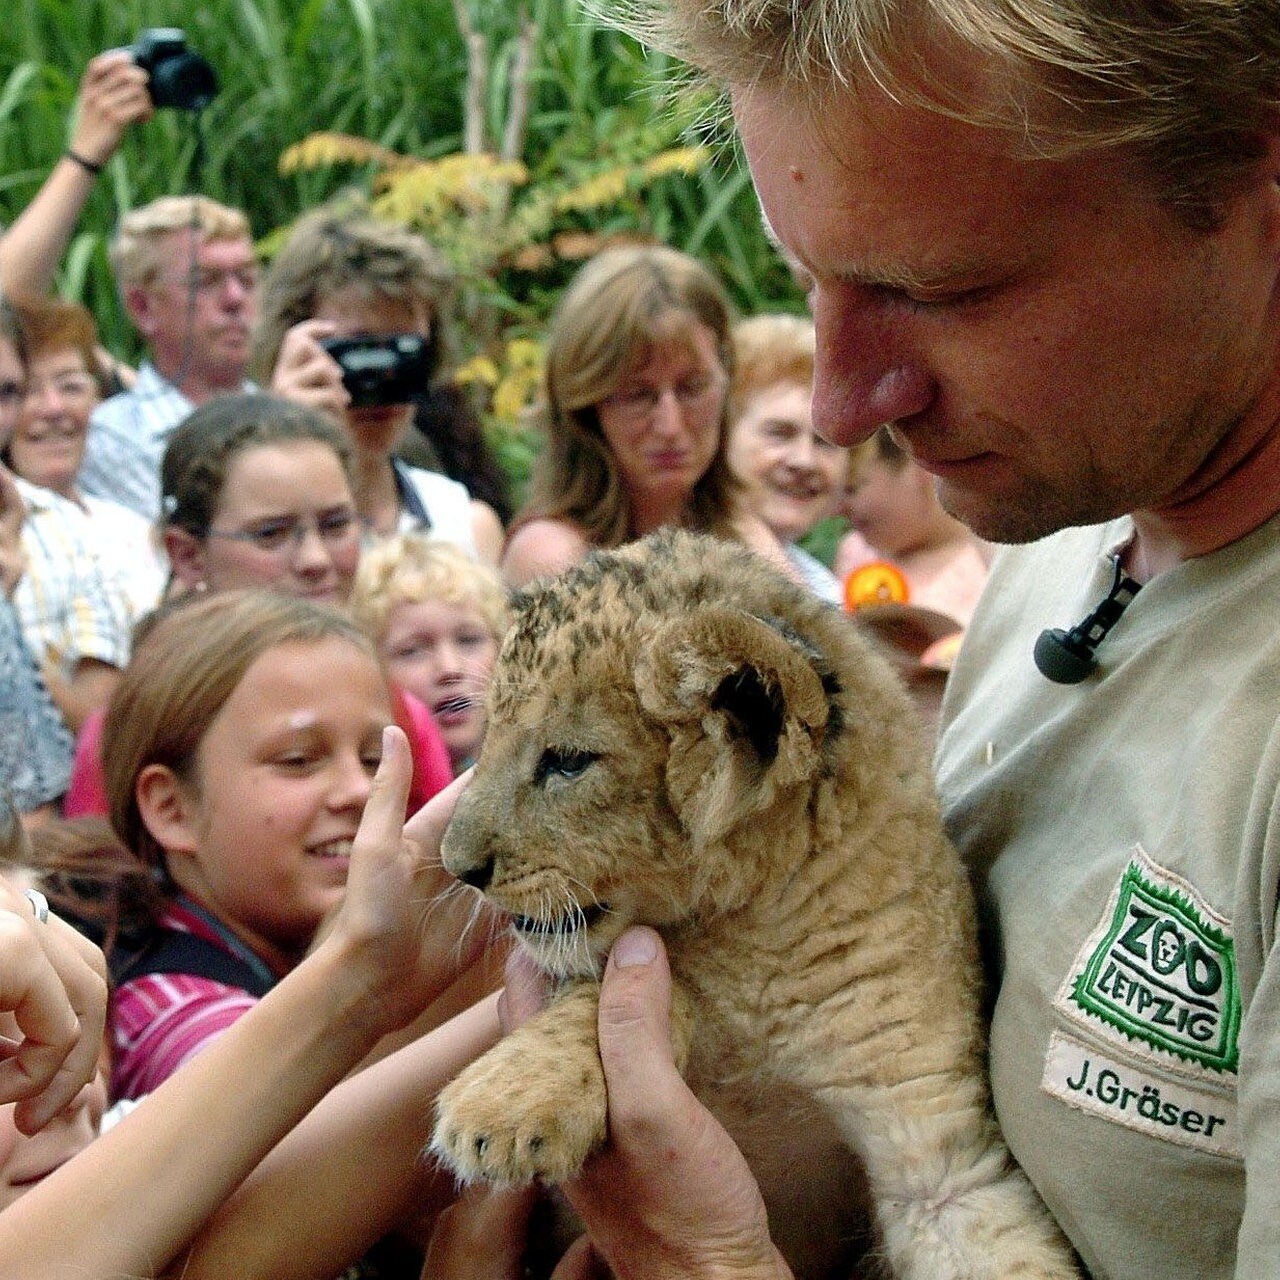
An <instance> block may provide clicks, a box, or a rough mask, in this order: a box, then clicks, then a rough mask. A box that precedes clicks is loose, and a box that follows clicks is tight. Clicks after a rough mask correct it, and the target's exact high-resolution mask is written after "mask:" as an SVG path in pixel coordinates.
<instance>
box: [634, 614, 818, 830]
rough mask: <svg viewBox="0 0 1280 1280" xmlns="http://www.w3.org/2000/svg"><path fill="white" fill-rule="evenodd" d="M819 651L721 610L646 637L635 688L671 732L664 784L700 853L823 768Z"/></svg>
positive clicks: (746, 616) (762, 624)
mask: <svg viewBox="0 0 1280 1280" xmlns="http://www.w3.org/2000/svg"><path fill="white" fill-rule="evenodd" d="M816 656H817V655H815V654H813V653H812V652H810V651H808V650H807V648H806V646H805V644H804V642H803V641H802V640H800V639H799V638H798V637H796V636H794V635H789V634H787V633H786V632H785V630H784V629H782V628H780V627H779V626H776V625H773V624H771V623H769V622H766V621H764V620H762V619H760V618H757V617H754V616H752V615H751V614H748V613H744V612H743V611H741V610H738V609H728V608H722V607H706V608H701V609H695V610H694V611H693V612H691V613H689V614H686V615H685V616H683V617H680V618H676V619H673V620H672V621H670V622H668V623H665V624H664V625H663V626H661V627H659V628H658V629H657V631H655V632H654V633H653V635H651V636H649V637H648V638H647V640H646V642H645V644H644V646H643V647H642V648H641V651H640V653H639V654H638V655H637V657H636V664H635V671H634V677H635V684H636V692H637V694H638V696H639V699H640V704H641V706H642V707H643V708H644V710H645V711H646V712H647V713H648V714H649V715H651V716H653V717H655V718H656V719H658V720H659V721H661V722H662V723H663V724H665V726H666V728H667V732H668V734H669V735H670V739H671V754H670V756H669V758H668V761H667V790H668V794H669V797H670V800H671V803H672V805H673V806H674V807H675V810H676V812H677V813H678V814H679V816H680V820H681V822H682V824H683V825H684V827H685V829H686V830H687V831H688V832H689V833H690V835H691V837H692V839H693V843H694V846H695V849H696V848H698V847H701V846H705V845H706V844H707V843H709V842H711V841H713V840H717V839H720V838H722V837H723V836H725V835H726V834H728V832H729V831H731V830H732V829H733V828H734V827H735V826H736V825H738V824H739V823H740V822H743V821H746V820H748V819H749V818H750V817H751V816H752V815H754V814H757V813H760V812H762V811H763V810H765V809H767V808H769V806H770V805H771V804H772V802H773V800H774V798H775V796H777V795H778V793H779V792H780V791H782V790H784V789H786V788H789V787H792V786H795V785H797V784H801V783H805V782H807V781H808V780H809V779H810V778H812V777H813V775H814V773H815V771H816V770H817V769H818V768H819V767H820V764H821V758H820V752H819V748H820V746H821V742H822V738H823V734H824V732H825V729H826V726H827V722H828V718H829V716H830V711H831V708H830V703H829V700H828V695H827V691H826V689H825V688H824V687H823V682H822V678H821V676H820V675H819V674H818V671H817V669H816V668H815V664H814V659H815V658H816Z"/></svg>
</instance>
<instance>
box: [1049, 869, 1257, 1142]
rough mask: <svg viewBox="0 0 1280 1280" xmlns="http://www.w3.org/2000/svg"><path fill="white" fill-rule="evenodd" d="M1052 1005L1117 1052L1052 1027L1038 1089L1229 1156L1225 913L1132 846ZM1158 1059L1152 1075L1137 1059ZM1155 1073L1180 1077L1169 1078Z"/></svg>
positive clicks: (1231, 958)
mask: <svg viewBox="0 0 1280 1280" xmlns="http://www.w3.org/2000/svg"><path fill="white" fill-rule="evenodd" d="M1055 1006H1056V1008H1057V1009H1058V1010H1059V1012H1060V1013H1062V1014H1063V1015H1064V1016H1065V1017H1066V1018H1068V1019H1069V1020H1070V1021H1072V1022H1074V1023H1076V1024H1078V1025H1079V1026H1081V1027H1083V1028H1085V1029H1087V1030H1088V1031H1089V1033H1090V1036H1091V1038H1097V1039H1100V1040H1102V1041H1103V1042H1104V1043H1108V1044H1110V1045H1112V1046H1114V1047H1115V1049H1117V1050H1119V1054H1120V1057H1119V1059H1118V1060H1117V1059H1115V1058H1112V1057H1110V1056H1109V1055H1108V1054H1105V1053H1102V1052H1098V1051H1096V1050H1094V1049H1092V1048H1090V1047H1089V1046H1088V1045H1086V1044H1083V1043H1081V1042H1079V1041H1077V1040H1075V1039H1074V1038H1072V1037H1070V1036H1067V1035H1063V1034H1061V1033H1058V1032H1055V1033H1054V1035H1053V1036H1052V1038H1051V1040H1050V1045H1049V1051H1048V1054H1047V1055H1046V1058H1045V1070H1044V1076H1043V1078H1042V1080H1041V1086H1042V1087H1043V1088H1044V1089H1045V1091H1046V1092H1048V1093H1050V1094H1052V1095H1053V1096H1054V1097H1057V1098H1059V1099H1061V1100H1062V1101H1064V1102H1066V1103H1068V1104H1069V1105H1071V1106H1073V1107H1077V1108H1080V1109H1081V1110H1085V1111H1091V1112H1093V1113H1095V1114H1097V1115H1099V1116H1101V1117H1103V1118H1104V1119H1107V1120H1110V1121H1112V1122H1113V1123H1116V1124H1122V1125H1125V1126H1126V1127H1129V1128H1132V1129H1138V1130H1141V1131H1143V1132H1146V1133H1149V1134H1150V1135H1151V1136H1152V1137H1159V1138H1163V1139H1165V1140H1166V1141H1170V1142H1176V1143H1180V1144H1182V1145H1185V1146H1192V1147H1197V1148H1199V1149H1201V1150H1204V1151H1211V1152H1213V1153H1214V1154H1217V1155H1224V1156H1238V1155H1239V1142H1238V1140H1237V1137H1236V1115H1235V1073H1236V1067H1237V1064H1238V1062H1239V1049H1238V1045H1237V1038H1238V1036H1239V1031H1240V988H1239V984H1238V982H1237V977H1236V964H1235V945H1234V941H1233V938H1232V934H1231V922H1230V921H1229V920H1227V919H1225V918H1224V917H1222V916H1221V915H1219V914H1218V913H1217V912H1215V911H1214V910H1213V908H1212V907H1210V906H1209V905H1208V903H1207V902H1205V901H1204V899H1203V898H1202V897H1201V896H1200V894H1199V893H1197V892H1196V890H1195V889H1194V888H1193V887H1192V886H1191V885H1190V884H1189V883H1188V882H1187V881H1185V880H1184V879H1182V878H1181V877H1180V876H1178V875H1175V874H1174V873H1173V872H1170V871H1166V870H1165V869H1164V868H1162V867H1159V866H1157V865H1156V864H1155V863H1154V862H1152V861H1151V859H1150V858H1149V857H1148V856H1147V855H1146V854H1145V852H1144V851H1143V850H1142V849H1140V848H1139V849H1137V850H1136V851H1135V853H1134V856H1133V857H1132V858H1131V859H1130V862H1129V865H1128V866H1127V867H1126V868H1125V870H1124V873H1123V874H1122V875H1121V877H1120V882H1119V884H1118V885H1117V886H1116V889H1115V891H1114V892H1113V893H1112V895H1111V899H1110V901H1109V902H1108V903H1107V907H1106V910H1105V911H1104V913H1103V916H1102V919H1101V921H1100V923H1099V924H1098V926H1097V928H1096V929H1095V930H1094V931H1093V933H1092V934H1091V935H1090V936H1089V938H1088V939H1087V940H1086V942H1085V944H1084V946H1083V947H1082V948H1081V950H1080V952H1079V954H1078V955H1077V956H1076V959H1075V961H1074V962H1073V963H1072V966H1071V970H1070V972H1069V973H1068V974H1067V977H1066V980H1065V981H1064V982H1063V984H1062V986H1061V987H1060V988H1059V990H1058V995H1057V998H1056V1000H1055ZM1148 1066H1152V1067H1158V1068H1159V1069H1160V1071H1161V1073H1162V1075H1161V1076H1154V1075H1148V1074H1147V1072H1146V1070H1145V1068H1146V1067H1148ZM1163 1073H1173V1074H1175V1075H1179V1076H1183V1077H1186V1078H1188V1081H1189V1083H1187V1084H1173V1083H1171V1082H1170V1081H1169V1080H1168V1078H1167V1076H1165V1075H1164V1074H1163Z"/></svg>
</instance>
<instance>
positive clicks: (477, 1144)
mask: <svg viewBox="0 0 1280 1280" xmlns="http://www.w3.org/2000/svg"><path fill="white" fill-rule="evenodd" d="M919 739H920V735H919V733H918V732H917V731H916V729H915V728H914V727H913V724H912V710H911V706H910V704H909V702H908V700H907V697H906V695H905V694H904V693H903V692H902V690H901V689H900V687H899V686H898V684H897V682H896V680H895V678H894V677H893V676H892V674H891V673H890V671H889V670H888V668H887V666H886V665H885V664H884V663H883V662H882V661H881V660H880V659H879V658H878V657H877V656H875V655H874V654H873V653H872V652H870V650H869V649H868V647H867V645H866V643H865V642H864V641H863V640H862V639H861V638H860V637H859V636H858V635H857V634H856V633H855V631H854V628H853V627H852V626H851V625H850V623H849V621H848V619H847V618H846V617H845V616H844V615H842V614H841V613H839V612H838V611H836V610H835V609H832V608H830V607H829V606H826V605H824V604H822V603H821V602H819V601H818V600H817V599H816V598H814V597H812V596H810V595H809V594H808V593H806V592H804V591H803V590H801V589H800V588H798V587H796V586H794V585H793V584H791V583H789V582H787V581H786V580H785V579H784V578H782V577H781V576H780V575H778V574H777V573H775V572H774V571H773V570H772V569H770V568H769V567H767V566H766V565H765V564H764V563H763V562H761V561H760V560H759V559H757V558H756V557H754V556H753V555H751V554H750V553H749V552H747V551H745V550H742V549H741V548H738V547H735V546H731V545H729V544H726V543H720V542H715V541H713V540H711V539H707V538H699V537H695V536H693V535H690V534H678V533H664V534H658V535H655V536H653V537H651V538H649V539H645V540H644V541H642V542H640V543H637V544H635V545H633V546H631V547H628V548H626V549H623V550H620V551H616V552H609V553H597V554H595V555H593V556H592V557H591V558H590V559H589V560H588V561H587V562H586V563H585V564H584V565H582V566H581V567H579V568H577V569H575V570H572V571H570V572H569V573H567V574H565V575H563V576H562V577H561V578H559V579H556V580H553V581H548V582H542V583H536V584H534V585H533V587H531V588H530V589H529V590H528V591H527V592H526V593H525V595H524V597H523V600H522V602H521V604H520V611H519V618H518V621H517V623H516V625H515V627H514V628H513V631H512V633H511V634H510V636H509V637H508V639H507V641H506V643H505V644H504V646H503V649H502V652H501V654H500V656H499V658H498V662H497V666H496V669H495V671H494V676H493V683H492V693H491V704H490V715H489V729H488V735H487V738H486V741H485V744H484V748H483V751H482V753H481V755H480V759H479V763H478V766H477V769H476V773H475V778H474V780H473V781H472V783H471V785H470V787H469V788H468V789H467V791H466V792H465V794H464V795H463V797H462V799H461V801H460V803H459V806H458V810H457V814H456V816H455V818H454V820H453V822H452V824H451V826H450V827H449V830H448V832H447V834H446V837H445V841H444V859H445V864H446V866H447V867H448V868H449V869H450V870H451V871H453V872H454V873H455V874H457V875H459V876H461V877H462V878H464V879H466V880H467V881H468V882H469V883H472V884H474V885H476V886H477V887H479V888H482V889H483V890H484V892H485V893H486V894H487V895H488V896H489V897H490V898H491V899H492V900H493V902H494V903H496V904H497V905H498V906H499V907H501V908H502V909H503V910H505V911H506V912H509V913H510V914H511V915H512V917H513V919H514V927H515V929H516V932H517V935H518V936H519V938H520V940H521V942H522V943H523V944H524V945H525V946H526V947H527V948H528V949H529V951H530V952H531V953H532V954H533V956H534V957H535V958H536V959H537V961H538V962H539V963H540V964H541V965H542V966H543V967H544V968H545V969H546V970H547V971H548V972H550V973H552V974H553V975H556V976H557V977H560V978H562V979H564V981H563V983H562V985H561V987H560V990H559V993H558V996H557V998H556V999H555V1001H554V1002H553V1003H552V1004H551V1005H550V1006H549V1007H548V1008H547V1009H546V1010H544V1011H543V1012H542V1014H540V1015H539V1016H538V1017H537V1018H535V1019H534V1020H532V1021H531V1022H529V1023H528V1024H526V1025H525V1026H524V1027H522V1028H521V1029H520V1030H518V1031H517V1032H515V1033H514V1034H513V1035H511V1036H509V1037H507V1038H506V1039H505V1040H503V1041H502V1042H501V1043H499V1044H498V1045H497V1046H495V1048H494V1049H492V1050H491V1051H490V1052H489V1053H488V1054H486V1055H485V1056H484V1057H483V1058H481V1059H480V1060H479V1061H478V1062H476V1063H475V1064H473V1065H472V1067H470V1068H469V1069H468V1070H467V1071H465V1072H464V1073H463V1074H462V1075H461V1076H460V1077H459V1078H458V1079H457V1080H456V1081H455V1082H454V1083H453V1084H452V1085H451V1086H450V1087H449V1088H448V1089H447V1090H445V1092H444V1093H443V1094H442V1095H441V1098H440V1104H439V1119H438V1124H437V1128H436V1134H435V1138H434V1141H433V1148H434V1150H435V1151H436V1152H437V1153H438V1154H439V1155H440V1156H441V1157H443V1159H444V1160H445V1161H446V1162H447V1163H448V1164H449V1165H451V1166H452V1167H453V1169H454V1170H455V1171H456V1172H457V1173H458V1174H459V1175H460V1176H461V1177H462V1178H464V1179H487V1180H489V1181H492V1182H499V1183H511V1182H523V1181H528V1180H530V1179H533V1178H535V1177H540V1178H544V1179H546V1180H548V1181H551V1182H556V1181H560V1180H563V1179H564V1178H566V1177H568V1176H570V1175H572V1174H573V1173H574V1172H575V1171H576V1170H577V1169H578V1168H579V1167H580V1166H581V1164H582V1161H583V1160H584V1159H585V1157H586V1156H587V1155H588V1154H589V1153H590V1152H591V1151H592V1150H593V1149H594V1148H596V1147H597V1146H599V1145H600V1144H601V1143H602V1142H603V1141H604V1138H605V1089H604V1079H603V1074H602V1069H601V1066H600V1060H599V1056H598V1051H597V1047H596V1037H595V1029H596V996H597V992H598V988H597V986H596V982H595V979H596V975H597V973H598V972H599V971H600V968H601V965H602V962H603V959H604V957H605V956H606V954H607V952H608V948H609V946H610V945H611V944H612V942H613V941H614V939H615V938H616V937H617V936H618V934H619V933H621V932H622V930H623V929H624V928H626V927H627V926H628V925H630V924H632V923H636V922H642V923H647V924H650V925H653V926H654V927H656V928H657V929H659V930H660V931H661V933H662V934H663V936H664V938H665V940H666V943H667V947H668V949H669V952H670V958H671V967H672V971H673V975H674V984H675V1009H674V1013H673V1038H674V1039H675V1041H676V1045H675V1047H676V1052H677V1059H678V1060H680V1061H683V1062H685V1064H686V1065H685V1074H686V1076H687V1078H688V1079H689V1081H690V1083H691V1085H692V1086H693V1087H694V1088H695V1090H696V1091H697V1092H698V1094H699V1096H700V1097H702V1098H703V1099H704V1101H706V1103H707V1104H708V1105H709V1106H710V1107H711V1108H712V1110H713V1111H715V1112H716V1113H717V1114H718V1115H719V1116H720V1117H721V1119H722V1120H724V1122H725V1123H726V1124H727V1126H728V1127H729V1128H730V1131H731V1132H732V1133H733V1134H734V1135H735V1137H736V1138H737V1139H738V1141H739V1143H740V1144H741V1145H742V1146H743V1148H744V1151H745V1152H746V1154H747V1156H748V1159H749V1160H750V1161H751V1163H752V1168H753V1169H754V1170H755V1171H756V1173H757V1176H758V1177H760V1179H761V1182H762V1188H763V1190H764V1193H765V1199H766V1203H767V1204H768V1205H769V1209H770V1224H771V1229H772V1230H773V1231H774V1234H775V1239H776V1240H777V1242H778V1244H779V1247H780V1248H781V1249H782V1251H783V1254H784V1256H786V1257H787V1258H788V1260H789V1261H790V1262H791V1264H792V1266H793V1267H794V1268H795V1269H796V1270H797V1273H798V1274H804V1275H809V1276H827V1275H845V1276H847V1275H848V1274H849V1267H850V1266H851V1253H853V1252H856V1250H857V1247H858V1243H859V1234H860V1233H859V1221H860V1215H862V1217H861V1221H862V1223H863V1224H865V1222H866V1217H865V1211H866V1204H862V1205H860V1204H859V1203H858V1201H859V1198H860V1197H862V1196H867V1197H869V1204H870V1206H871V1212H872V1217H873V1223H874V1225H873V1228H872V1231H873V1236H874V1239H875V1240H876V1246H875V1250H874V1253H875V1256H876V1258H877V1259H878V1262H877V1265H878V1266H879V1265H883V1266H884V1268H885V1269H886V1271H887V1272H888V1273H890V1274H892V1275H894V1276H897V1277H922V1278H923V1277H928V1278H929V1280H935V1278H936V1280H943V1278H944V1277H946V1278H950V1280H960V1278H961V1277H963V1278H964V1280H978V1278H979V1277H991V1278H992V1280H994V1278H995V1277H1000V1276H1013V1275H1017V1276H1019V1277H1021V1278H1023V1280H1028V1278H1030V1277H1067V1276H1073V1275H1075V1274H1076V1272H1075V1269H1074V1267H1073V1265H1072V1263H1071V1261H1070V1257H1069V1253H1068V1250H1067V1249H1066V1247H1065V1245H1063V1244H1062V1242H1061V1239H1060V1237H1059V1236H1058V1235H1057V1233H1056V1229H1055V1228H1054V1227H1053V1226H1052V1224H1051V1223H1050V1221H1049V1219H1048V1216H1047V1214H1046V1213H1045V1211H1044V1210H1043V1208H1042V1206H1041V1205H1040V1204H1039V1201H1038V1200H1037V1198H1036V1196H1035V1194H1034V1192H1033V1191H1032V1189H1031V1187H1030V1185H1029V1184H1028V1183H1027V1181H1026V1179H1025V1178H1024V1176H1023V1175H1022V1174H1021V1172H1020V1171H1019V1170H1017V1169H1016V1168H1015V1167H1014V1166H1013V1164H1012V1162H1011V1160H1010V1159H1009V1156H1008V1153H1007V1151H1006V1149H1005V1147H1004V1145H1003V1143H1002V1141H1001V1139H1000V1137H999V1134H998V1132H997V1130H996V1128H995V1125H994V1123H993V1121H992V1120H991V1118H990V1112H989V1106H988V1096H987V1088H986V1084H985V1080H984V1074H983V1035H982V1026H981V1015H980V1005H979V972H978V960H977V951H976V945H975V929H974V910H973V904H972V901H971V897H970V891H969V887H968V883H967V881H966V878H965V876H964V874H963V872H962V869H961V866H960V863H959V859H958V857H957V855H956V853H955V851H954V849H953V848H952V847H951V845H950V844H949V843H948V841H947V840H946V838H945V837H944V835H943V832H942V828H941V824H940V821H939V815H938V809H937V805H936V803H935V799H934V794H933V787H932V780H931V776H930V771H929V762H928V760H927V759H926V758H925V755H924V752H923V749H922V747H921V745H920V742H919ZM862 1172H865V1177H862V1176H861V1173H862Z"/></svg>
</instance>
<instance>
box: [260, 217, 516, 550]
mask: <svg viewBox="0 0 1280 1280" xmlns="http://www.w3.org/2000/svg"><path fill="white" fill-rule="evenodd" d="M451 293H452V275H451V272H450V271H449V269H448V267H447V266H446V264H445V263H444V261H443V260H442V259H441V258H440V256H439V255H438V254H437V253H436V251H435V250H434V249H433V248H432V247H431V245H429V244H428V243H427V242H426V241H425V240H424V239H423V238H422V237H421V236H419V235H415V234H414V233H412V232H410V231H407V230H405V229H404V228H402V227H395V226H391V225H390V224H387V223H382V222H379V221H377V220H376V219H374V218H372V217H371V216H369V215H368V214H367V213H365V212H362V211H359V210H356V211H351V212H342V213H339V212H333V211H330V210H325V209H321V210H318V211H317V212H315V213H313V214H310V215H308V216H307V217H304V218H302V219H301V220H300V221H299V222H298V223H297V224H296V226H295V227H294V229H293V232H292V234H291V235H290V236H289V239H288V240H287V241H286V243H285V245H284V246H283V248H281V250H280V251H279V253H278V254H277V255H276V256H275V258H274V260H273V261H272V263H271V266H270V268H269V269H268V271H267V274H266V276H265V278H264V279H263V284H262V299H261V309H260V316H259V322H258V326H257V328H256V330H255V334H254V341H253V357H252V359H251V362H250V368H251V371H252V372H253V374H254V376H255V377H256V378H258V380H259V381H262V382H264V383H265V382H269V381H271V380H272V377H273V371H274V376H275V378H276V385H281V383H280V377H281V374H282V373H287V374H288V379H287V381H288V385H289V386H290V388H291V390H290V395H291V396H293V397H294V398H295V399H299V400H305V401H306V402H307V403H309V404H310V405H311V406H312V407H314V408H320V409H323V410H325V411H326V412H328V413H330V414H331V415H333V416H334V417H336V418H337V419H338V420H339V421H340V422H341V423H342V424H343V426H344V427H345V428H346V431H347V434H348V436H349V437H350V439H351V442H352V445H353V446H354V448H355V492H356V505H357V508H358V509H359V512H360V515H361V517H362V519H363V520H364V522H365V524H366V526H367V527H368V528H369V529H371V530H372V532H373V533H374V535H376V536H382V537H386V536H387V535H389V534H392V533H396V532H406V531H409V530H412V529H419V530H423V531H426V530H430V532H431V533H433V534H434V535H435V536H437V537H440V538H444V539H446V540H447V541H449V542H453V543H456V544H457V545H459V546H461V547H463V548H464V549H465V550H467V551H469V552H471V554H473V555H478V556H480V557H481V558H482V559H485V560H488V561H490V562H492V563H495V564H496V563H497V560H498V556H499V555H500V554H501V551H502V542H503V530H502V523H501V521H500V520H499V519H498V516H497V514H496V513H495V512H494V510H493V508H492V507H490V506H488V504H486V503H483V502H478V501H476V500H474V499H472V498H471V496H470V494H469V493H468V492H467V490H466V488H465V487H464V486H463V485H461V484H459V483H458V482H457V481H454V480H450V479H449V478H448V477H447V476H444V475H440V474H439V473H437V472H431V471H424V470H422V469H420V468H416V467H411V466H408V465H407V464H406V463H404V462H403V461H401V460H400V459H398V458H396V457H394V456H393V455H394V451H395V450H396V448H397V446H398V445H399V444H400V442H401V440H402V438H403V437H404V435H405V433H406V432H407V431H408V430H409V428H410V426H411V424H412V422H413V419H414V399H415V397H416V396H417V395H420V394H425V393H426V391H427V390H428V387H429V385H430V382H431V380H432V379H433V378H434V377H435V376H436V375H437V372H438V371H439V369H440V368H441V367H442V366H443V364H444V362H445V348H446V340H447V335H446V328H447V322H448V321H447V317H448V311H449V304H450V298H451ZM303 322H307V323H303ZM400 335H407V336H409V337H410V338H420V339H425V342H426V359H425V368H421V369H419V372H418V374H417V378H418V383H417V385H415V386H406V387H403V388H399V389H398V390H397V392H396V393H394V394H396V395H402V396H403V399H398V398H397V399H395V401H394V402H393V403H372V404H366V403H358V402H353V399H352V395H351V392H350V389H349V388H348V387H347V386H346V385H344V382H343V371H342V367H341V366H340V365H339V363H338V361H337V360H336V359H335V358H334V356H333V355H332V354H331V353H330V352H329V351H328V350H327V349H326V347H325V346H324V345H323V344H324V343H326V342H328V341H330V340H333V339H350V338H371V339H387V338H395V337H397V336H400Z"/></svg>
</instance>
